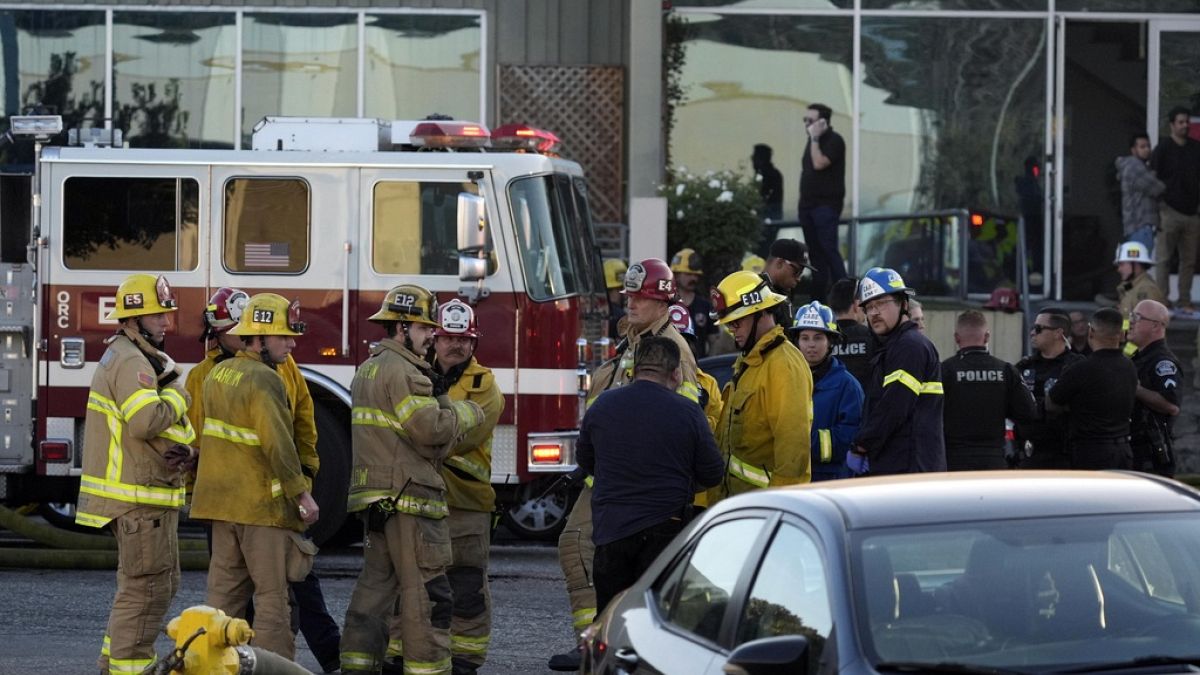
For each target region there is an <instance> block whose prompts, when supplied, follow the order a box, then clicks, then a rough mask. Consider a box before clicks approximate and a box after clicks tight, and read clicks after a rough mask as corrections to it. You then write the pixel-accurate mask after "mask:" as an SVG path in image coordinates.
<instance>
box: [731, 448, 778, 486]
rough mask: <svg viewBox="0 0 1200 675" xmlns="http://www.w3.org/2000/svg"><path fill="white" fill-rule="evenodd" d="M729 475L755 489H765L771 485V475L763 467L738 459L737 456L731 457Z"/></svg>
mask: <svg viewBox="0 0 1200 675" xmlns="http://www.w3.org/2000/svg"><path fill="white" fill-rule="evenodd" d="M729 475H730V476H733V477H734V478H738V479H740V480H743V481H745V482H747V483H749V484H751V485H753V486H754V487H757V488H765V487H770V485H771V475H770V474H768V473H767V471H766V470H765V469H763V468H761V467H757V466H754V465H753V464H750V463H748V462H743V461H742V460H740V459H738V457H737V455H730V456H729Z"/></svg>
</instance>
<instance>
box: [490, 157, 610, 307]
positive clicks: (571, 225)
mask: <svg viewBox="0 0 1200 675" xmlns="http://www.w3.org/2000/svg"><path fill="white" fill-rule="evenodd" d="M582 186H583V182H582V180H580V181H576V183H575V184H574V185H573V184H572V181H571V179H570V178H569V177H567V176H565V175H559V174H556V175H551V176H533V177H529V178H522V179H520V180H515V181H513V182H512V183H511V184H510V185H509V188H508V193H509V199H510V200H511V202H512V210H513V223H514V224H515V226H516V232H517V245H518V246H519V247H520V249H521V269H522V270H523V272H524V274H525V289H526V291H527V292H528V293H529V297H530V298H532V299H534V300H539V301H540V300H551V299H555V298H562V297H566V296H569V295H576V294H579V293H595V292H596V289H597V288H599V289H603V288H604V286H603V280H602V279H603V278H602V276H601V272H600V271H599V266H600V260H599V256H598V254H597V253H596V246H595V242H594V240H593V237H592V231H591V219H590V216H589V215H588V211H587V201H586V194H585V193H582V192H581V188H582Z"/></svg>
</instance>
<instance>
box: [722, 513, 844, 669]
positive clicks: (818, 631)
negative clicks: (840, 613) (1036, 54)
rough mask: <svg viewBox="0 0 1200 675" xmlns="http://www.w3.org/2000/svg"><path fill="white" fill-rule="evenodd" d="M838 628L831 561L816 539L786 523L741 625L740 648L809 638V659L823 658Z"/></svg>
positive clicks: (757, 579) (766, 558) (763, 566)
mask: <svg viewBox="0 0 1200 675" xmlns="http://www.w3.org/2000/svg"><path fill="white" fill-rule="evenodd" d="M832 628H833V618H832V610H831V609H830V606H829V593H828V589H827V587H826V583H825V561H824V559H823V558H822V557H821V549H820V547H818V546H817V543H816V542H815V541H814V540H813V538H812V537H811V536H809V534H808V533H807V532H805V531H804V530H801V529H800V528H799V527H796V526H795V525H791V524H788V523H783V524H781V525H780V527H779V530H778V531H777V532H776V533H775V537H774V539H772V540H771V543H770V545H769V546H768V547H767V551H766V554H765V555H764V556H763V558H762V563H761V564H760V565H759V568H758V572H757V573H756V574H755V578H754V584H753V585H752V586H751V589H750V596H749V598H748V599H747V601H746V605H745V607H744V608H743V610H742V617H741V620H740V621H739V622H738V629H737V644H742V643H744V642H750V641H751V640H757V639H759V638H767V637H777V636H781V635H803V636H804V637H806V638H808V641H809V654H810V655H811V656H812V657H813V658H814V659H815V658H817V657H819V656H820V654H821V649H822V648H823V647H824V646H825V640H826V639H828V638H829V633H830V631H831V630H832Z"/></svg>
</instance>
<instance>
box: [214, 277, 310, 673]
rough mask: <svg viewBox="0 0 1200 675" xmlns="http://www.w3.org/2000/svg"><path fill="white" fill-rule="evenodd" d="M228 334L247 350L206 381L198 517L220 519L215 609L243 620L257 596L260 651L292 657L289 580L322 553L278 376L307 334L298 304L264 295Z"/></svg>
mask: <svg viewBox="0 0 1200 675" xmlns="http://www.w3.org/2000/svg"><path fill="white" fill-rule="evenodd" d="M229 333H230V334H232V335H237V336H239V337H241V339H242V349H241V351H239V352H238V353H237V356H235V357H234V358H231V359H226V360H225V361H222V362H221V363H220V364H218V365H217V366H216V367H214V368H213V369H212V371H211V372H210V373H209V374H208V376H207V377H206V378H205V379H204V395H203V405H204V415H205V418H204V431H203V437H204V440H203V449H204V461H203V462H201V463H200V465H199V468H198V469H197V473H196V487H195V489H194V491H193V493H192V511H191V516H192V518H196V519H202V520H211V521H212V560H211V562H210V564H209V568H208V604H209V605H211V606H213V607H216V608H217V609H221V610H224V611H225V613H227V614H229V615H230V616H237V617H244V616H245V612H246V606H247V604H248V603H249V602H250V598H251V593H253V596H254V613H255V616H254V640H255V644H257V645H258V646H260V647H263V648H264V649H269V650H270V651H273V652H275V653H277V654H280V655H282V656H283V657H285V658H288V659H291V658H293V657H294V656H295V650H296V646H295V636H294V634H293V633H292V627H291V609H290V607H289V604H290V603H289V598H288V582H290V581H302V580H304V578H305V577H306V576H308V573H309V572H310V571H312V556H313V555H315V554H316V547H315V546H314V545H313V544H312V542H310V541H308V540H306V539H304V538H303V536H302V533H303V532H304V530H305V528H306V527H307V526H309V525H311V524H313V523H315V522H316V521H317V518H318V517H319V510H318V505H317V503H316V502H315V501H314V500H313V498H312V493H311V491H310V483H309V480H308V478H307V476H305V475H304V473H303V471H302V470H301V468H300V455H299V453H298V452H297V451H296V443H295V434H294V431H293V428H292V418H293V414H292V409H291V405H290V404H289V403H288V398H287V388H286V386H285V385H284V383H283V378H281V377H280V375H279V373H278V372H277V371H276V368H277V367H278V365H279V364H281V363H284V362H285V361H286V360H287V357H288V354H290V353H291V351H292V349H293V348H295V346H296V341H295V337H296V336H299V335H302V334H303V333H304V324H303V323H302V322H301V321H300V306H299V303H297V302H292V303H290V304H289V303H288V301H287V299H285V298H283V297H282V296H279V295H276V294H274V293H261V294H259V295H256V296H254V297H252V298H250V301H249V302H247V303H246V307H245V309H244V310H243V311H242V316H241V319H240V320H239V321H238V324H237V325H236V326H234V327H233V328H232V329H230V331H229Z"/></svg>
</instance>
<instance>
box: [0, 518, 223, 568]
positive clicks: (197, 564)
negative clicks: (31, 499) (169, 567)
mask: <svg viewBox="0 0 1200 675" xmlns="http://www.w3.org/2000/svg"><path fill="white" fill-rule="evenodd" d="M0 527H2V528H4V529H7V530H10V531H12V532H14V533H16V534H18V535H20V536H22V537H25V538H27V539H31V540H33V541H35V542H37V543H39V544H41V545H43V546H47V547H49V548H4V549H0V567H27V568H38V569H110V570H111V569H116V568H117V540H116V539H113V538H112V537H109V536H105V535H101V534H83V533H81V532H70V531H67V530H63V529H61V528H57V527H55V526H53V525H50V524H48V523H42V522H38V521H36V520H34V519H32V518H30V517H28V516H26V515H24V514H22V513H20V512H19V511H14V510H13V509H10V508H7V507H4V506H0ZM179 566H180V568H181V569H184V570H206V569H208V551H207V549H206V547H205V544H204V542H203V541H199V540H182V541H180V542H179Z"/></svg>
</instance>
